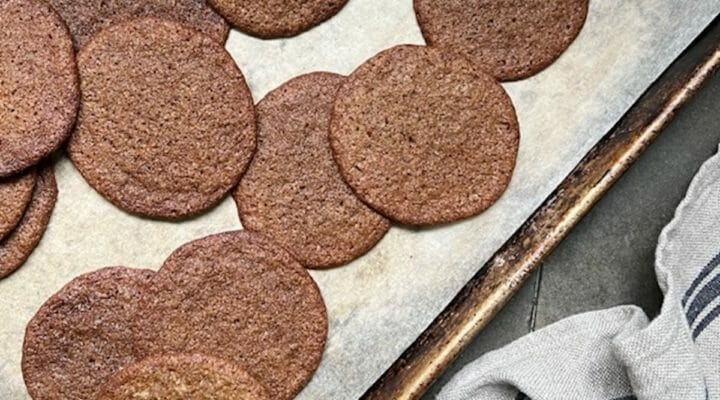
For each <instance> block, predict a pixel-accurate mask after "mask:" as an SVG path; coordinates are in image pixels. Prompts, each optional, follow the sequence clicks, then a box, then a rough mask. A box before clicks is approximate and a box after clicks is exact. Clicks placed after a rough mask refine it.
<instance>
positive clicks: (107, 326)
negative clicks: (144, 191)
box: [22, 267, 153, 400]
mask: <svg viewBox="0 0 720 400" xmlns="http://www.w3.org/2000/svg"><path fill="white" fill-rule="evenodd" d="M152 274H153V272H152V271H149V270H137V269H129V268H122V267H111V268H104V269H101V270H98V271H95V272H92V273H89V274H85V275H82V276H80V277H78V278H75V279H74V280H73V281H71V282H70V283H68V284H67V285H65V287H63V288H62V289H61V290H60V291H59V292H57V293H56V294H54V295H53V296H52V297H50V299H48V300H47V301H46V302H45V304H43V305H42V307H40V309H39V310H38V312H37V314H35V316H34V317H33V318H32V320H30V322H29V323H28V326H27V328H26V331H25V342H24V343H23V356H22V372H23V378H24V379H25V385H26V386H27V389H28V392H29V393H30V396H31V397H32V398H33V399H34V400H45V399H48V400H49V399H64V400H91V399H95V396H96V395H97V393H98V391H99V389H100V386H101V385H103V384H104V383H105V382H106V381H107V379H108V378H109V377H110V376H112V375H113V374H114V373H116V372H117V371H119V370H120V369H121V368H123V367H125V366H126V365H128V364H130V363H132V362H134V360H135V359H134V357H133V350H132V347H133V338H132V330H131V328H130V326H131V322H132V320H133V318H134V315H135V312H136V310H137V307H138V302H139V301H140V299H141V293H142V291H143V290H144V288H145V285H146V284H147V282H148V280H149V279H150V277H151V276H152Z"/></svg>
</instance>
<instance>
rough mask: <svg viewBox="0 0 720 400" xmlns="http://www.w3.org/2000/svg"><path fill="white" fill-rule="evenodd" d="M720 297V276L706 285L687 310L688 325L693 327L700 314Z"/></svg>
mask: <svg viewBox="0 0 720 400" xmlns="http://www.w3.org/2000/svg"><path fill="white" fill-rule="evenodd" d="M718 296H720V275H717V276H716V277H714V278H713V279H712V280H711V281H710V282H708V284H707V285H705V286H704V287H703V288H702V289H700V291H699V292H698V294H697V295H696V296H695V299H694V300H693V301H692V303H690V306H689V307H688V308H687V310H686V315H687V320H688V323H689V324H690V325H691V326H692V324H693V323H695V320H696V319H697V317H698V316H699V315H700V313H702V312H703V310H705V308H707V306H708V305H710V303H711V302H712V301H713V300H715V299H716V298H718Z"/></svg>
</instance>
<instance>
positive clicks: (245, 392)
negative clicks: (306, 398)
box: [97, 354, 270, 400]
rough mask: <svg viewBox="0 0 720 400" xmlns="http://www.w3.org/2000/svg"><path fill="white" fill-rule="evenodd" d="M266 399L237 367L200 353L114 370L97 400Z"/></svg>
mask: <svg viewBox="0 0 720 400" xmlns="http://www.w3.org/2000/svg"><path fill="white" fill-rule="evenodd" d="M141 398H142V399H162V400H187V399H194V400H270V396H269V395H268V394H267V391H266V390H265V388H264V387H263V386H262V385H261V384H260V383H259V382H258V381H257V380H256V379H255V378H253V377H252V376H251V375H250V374H248V373H247V372H246V371H245V370H244V369H242V368H240V367H239V366H237V365H235V364H232V363H229V362H227V361H224V360H222V359H219V358H213V357H207V356H203V355H198V354H195V355H172V356H160V357H152V358H147V359H145V360H142V361H140V362H137V363H135V364H132V365H130V366H128V367H127V368H125V369H123V370H122V371H120V372H118V373H117V374H116V375H115V376H113V377H112V379H110V380H109V381H108V382H107V384H105V385H104V386H103V388H102V390H101V391H100V395H98V397H97V400H128V399H141Z"/></svg>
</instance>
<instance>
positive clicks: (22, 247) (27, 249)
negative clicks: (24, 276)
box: [0, 165, 58, 278]
mask: <svg viewBox="0 0 720 400" xmlns="http://www.w3.org/2000/svg"><path fill="white" fill-rule="evenodd" d="M57 195H58V190H57V184H56V183H55V174H53V168H52V166H50V165H48V166H45V167H42V168H41V169H40V170H39V172H38V174H37V178H36V182H35V188H34V189H33V193H32V197H31V199H30V204H29V205H28V207H27V209H26V210H25V213H24V214H23V216H22V218H21V219H20V222H19V223H18V224H17V226H16V227H15V229H13V230H12V231H11V232H10V233H9V234H8V236H7V237H6V238H5V239H3V240H2V241H0V278H4V277H6V276H8V275H10V274H11V273H13V272H15V270H17V269H18V268H20V267H21V266H22V265H23V264H24V263H25V261H26V260H27V258H28V257H30V254H31V253H32V251H33V250H35V247H36V246H37V245H38V243H40V239H42V237H43V234H44V233H45V228H47V225H48V222H49V221H50V216H51V215H52V212H53V209H54V208H55V201H56V200H57Z"/></svg>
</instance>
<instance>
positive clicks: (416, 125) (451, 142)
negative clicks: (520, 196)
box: [330, 46, 520, 225]
mask: <svg viewBox="0 0 720 400" xmlns="http://www.w3.org/2000/svg"><path fill="white" fill-rule="evenodd" d="M519 138H520V137H519V129H518V122H517V118H516V116H515V109H514V108H513V105H512V103H511V101H510V98H509V97H508V96H507V94H506V93H505V91H504V90H503V88H502V87H501V86H500V85H499V84H498V83H497V82H496V81H495V80H494V79H493V78H492V77H490V76H489V75H487V74H485V73H484V72H482V71H481V70H480V68H478V66H477V65H476V64H474V63H472V62H470V61H468V60H467V59H465V58H464V57H461V56H459V55H455V54H454V53H448V52H442V51H440V50H437V49H432V48H428V47H419V46H398V47H394V48H392V49H389V50H386V51H384V52H382V53H380V54H378V55H377V56H375V57H374V58H372V59H370V60H369V61H368V62H366V63H365V64H363V65H362V66H360V68H358V69H357V70H356V71H355V72H353V74H352V75H351V76H350V77H349V78H348V80H347V82H346V83H345V84H344V85H343V86H342V87H341V88H340V90H339V91H338V94H337V100H336V102H335V108H334V111H333V118H332V123H331V132H330V144H331V145H332V149H333V153H334V156H335V160H336V161H337V163H338V165H339V167H340V171H341V173H342V175H343V176H344V178H345V180H346V181H347V182H348V183H349V184H350V186H351V187H352V188H353V189H354V190H355V193H356V194H357V195H358V196H359V197H360V198H361V199H363V200H364V201H365V202H366V203H368V204H370V205H371V206H372V207H374V208H375V209H376V210H378V211H380V212H381V213H382V214H384V215H386V216H388V217H390V219H393V220H395V221H398V222H400V223H404V224H411V225H427V224H439V223H447V222H452V221H456V220H459V219H462V218H466V217H470V216H473V215H476V214H478V213H480V212H482V211H483V210H485V209H486V208H488V207H489V206H490V205H492V204H493V203H494V202H495V201H496V200H497V199H498V198H499V197H500V195H501V194H502V193H503V192H504V191H505V189H506V188H507V186H508V184H509V182H510V179H511V177H512V172H513V169H514V167H515V160H516V157H517V151H518V144H519Z"/></svg>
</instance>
